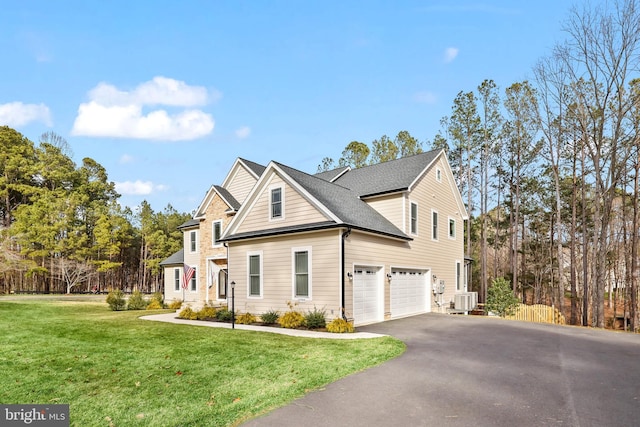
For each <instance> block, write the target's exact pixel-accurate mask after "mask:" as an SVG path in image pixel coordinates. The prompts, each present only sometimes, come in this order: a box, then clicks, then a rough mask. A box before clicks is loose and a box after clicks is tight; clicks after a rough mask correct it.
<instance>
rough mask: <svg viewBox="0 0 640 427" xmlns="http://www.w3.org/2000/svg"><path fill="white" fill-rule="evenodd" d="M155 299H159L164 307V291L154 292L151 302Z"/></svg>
mask: <svg viewBox="0 0 640 427" xmlns="http://www.w3.org/2000/svg"><path fill="white" fill-rule="evenodd" d="M154 301H157V302H158V303H159V304H160V306H161V307H164V295H162V292H154V293H153V295H151V301H150V302H149V304H151V303H152V302H154Z"/></svg>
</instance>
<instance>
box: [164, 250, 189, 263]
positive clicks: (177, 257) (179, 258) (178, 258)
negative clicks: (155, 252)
mask: <svg viewBox="0 0 640 427" xmlns="http://www.w3.org/2000/svg"><path fill="white" fill-rule="evenodd" d="M183 263H184V249H180V250H179V251H178V252H176V253H174V254H173V255H171V256H170V257H169V258H167V259H165V260H164V261H162V262H160V265H173V264H183Z"/></svg>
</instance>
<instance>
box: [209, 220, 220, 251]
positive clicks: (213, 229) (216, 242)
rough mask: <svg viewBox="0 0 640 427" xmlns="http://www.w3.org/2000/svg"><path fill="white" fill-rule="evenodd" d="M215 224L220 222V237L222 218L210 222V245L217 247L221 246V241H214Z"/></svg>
mask: <svg viewBox="0 0 640 427" xmlns="http://www.w3.org/2000/svg"><path fill="white" fill-rule="evenodd" d="M216 224H220V237H222V220H221V219H219V220H216V221H213V222H212V223H211V247H212V248H219V247H221V246H222V242H218V241H216Z"/></svg>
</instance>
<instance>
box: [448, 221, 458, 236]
mask: <svg viewBox="0 0 640 427" xmlns="http://www.w3.org/2000/svg"><path fill="white" fill-rule="evenodd" d="M451 221H453V235H452V234H451ZM457 227H458V223H457V221H456V219H455V218H453V217H449V221H447V235H448V236H449V239H451V240H456V234H457V233H458V230H457Z"/></svg>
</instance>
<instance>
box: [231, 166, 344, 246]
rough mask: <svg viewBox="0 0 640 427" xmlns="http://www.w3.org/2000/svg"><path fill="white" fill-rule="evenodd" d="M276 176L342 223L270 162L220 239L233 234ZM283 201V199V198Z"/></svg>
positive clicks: (334, 219)
mask: <svg viewBox="0 0 640 427" xmlns="http://www.w3.org/2000/svg"><path fill="white" fill-rule="evenodd" d="M275 175H278V176H279V177H280V178H281V179H282V180H283V181H284V182H285V183H286V184H287V185H288V186H290V187H291V188H293V189H294V190H295V191H296V192H297V193H298V194H300V195H301V196H302V197H304V198H305V199H306V200H307V201H308V202H309V203H311V204H312V205H313V206H314V207H315V208H316V209H318V210H319V211H320V212H321V213H322V214H323V215H324V216H326V217H327V218H328V219H330V220H332V221H334V222H336V223H339V224H342V223H343V221H342V220H341V219H340V218H338V217H337V216H336V215H335V214H334V213H333V212H331V211H330V210H329V209H328V208H327V207H326V206H324V205H323V204H322V203H320V202H319V201H318V200H317V199H316V198H315V197H313V196H312V195H311V194H309V192H307V191H306V190H305V189H304V188H303V187H302V186H300V184H298V183H297V182H296V181H295V180H294V179H293V178H291V177H290V176H289V175H288V174H287V173H286V172H284V171H283V170H282V169H281V168H280V167H279V166H278V165H277V164H275V163H274V162H270V163H269V164H268V165H267V168H266V169H265V171H264V173H263V174H262V176H261V177H260V178H259V179H258V182H257V183H256V185H254V186H253V188H252V189H251V191H250V192H249V195H248V196H247V198H246V200H245V202H244V203H243V204H242V206H241V207H240V209H239V210H238V213H237V214H236V216H235V217H234V218H233V219H232V220H231V222H230V223H229V226H228V227H227V230H226V231H225V233H224V236H223V237H222V239H224V238H226V237H227V236H229V235H231V234H234V233H235V232H236V231H237V230H238V228H239V227H240V224H242V222H243V221H244V219H245V218H246V217H247V216H248V215H249V214H250V213H251V211H252V210H253V208H254V206H255V204H256V203H257V201H258V199H259V197H260V195H261V194H262V193H263V192H264V191H265V190H267V189H268V188H269V186H270V184H271V181H272V180H273V177H274V176H275ZM283 200H284V198H283Z"/></svg>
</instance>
